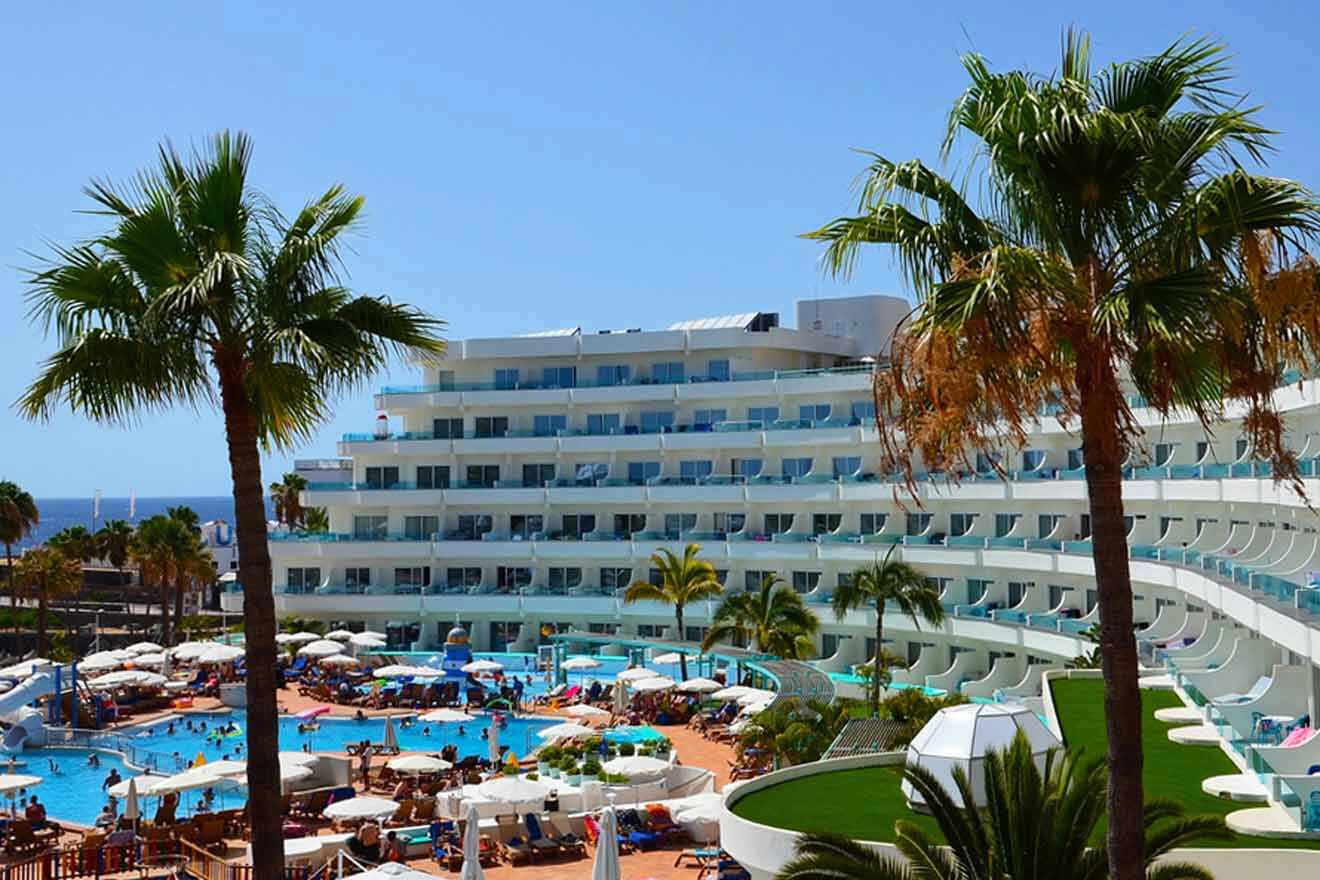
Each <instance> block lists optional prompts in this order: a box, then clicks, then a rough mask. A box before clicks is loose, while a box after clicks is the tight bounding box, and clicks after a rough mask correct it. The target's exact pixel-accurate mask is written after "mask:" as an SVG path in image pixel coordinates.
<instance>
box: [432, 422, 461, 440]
mask: <svg viewBox="0 0 1320 880" xmlns="http://www.w3.org/2000/svg"><path fill="white" fill-rule="evenodd" d="M431 433H432V434H433V435H434V436H435V438H436V439H437V440H462V439H463V420H462V419H432V420H431Z"/></svg>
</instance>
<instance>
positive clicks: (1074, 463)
mask: <svg viewBox="0 0 1320 880" xmlns="http://www.w3.org/2000/svg"><path fill="white" fill-rule="evenodd" d="M1085 464H1086V458H1085V457H1084V456H1083V455H1082V450H1080V449H1069V450H1068V470H1070V471H1075V470H1077V469H1078V468H1080V467H1084V466H1085Z"/></svg>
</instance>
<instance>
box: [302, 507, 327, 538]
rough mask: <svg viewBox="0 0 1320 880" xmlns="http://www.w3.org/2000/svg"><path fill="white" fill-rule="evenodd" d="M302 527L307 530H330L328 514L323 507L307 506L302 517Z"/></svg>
mask: <svg viewBox="0 0 1320 880" xmlns="http://www.w3.org/2000/svg"><path fill="white" fill-rule="evenodd" d="M303 527H304V528H306V529H307V531H309V532H328V531H330V515H329V514H328V513H326V510H325V508H324V507H309V508H307V510H306V515H305V516H304V518H303Z"/></svg>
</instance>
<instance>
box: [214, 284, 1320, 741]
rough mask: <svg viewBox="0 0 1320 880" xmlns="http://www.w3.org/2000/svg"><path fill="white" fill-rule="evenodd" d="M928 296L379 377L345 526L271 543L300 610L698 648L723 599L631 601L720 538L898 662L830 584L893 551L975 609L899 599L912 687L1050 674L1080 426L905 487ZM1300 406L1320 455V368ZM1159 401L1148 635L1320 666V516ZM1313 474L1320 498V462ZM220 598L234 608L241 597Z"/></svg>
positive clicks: (337, 495) (1220, 676)
mask: <svg viewBox="0 0 1320 880" xmlns="http://www.w3.org/2000/svg"><path fill="white" fill-rule="evenodd" d="M907 308H908V306H907V304H906V303H905V302H904V301H902V300H897V299H893V298H889V297H880V296H872V297H854V298H846V299H824V300H810V301H804V302H799V303H798V304H797V328H796V329H790V328H787V327H782V326H779V322H778V316H777V315H774V314H766V313H748V314H744V315H737V316H730V317H727V318H719V319H712V320H708V321H690V322H682V323H679V324H674V325H672V326H670V327H669V328H668V329H665V330H659V331H641V330H624V331H611V332H595V331H588V330H578V329H572V330H565V331H557V332H550V333H543V334H534V335H530V336H523V337H513V338H504V339H471V340H466V341H463V342H454V343H452V344H451V346H450V350H449V354H448V356H447V359H446V361H445V362H444V363H443V364H442V365H441V366H440V367H439V368H438V369H437V368H435V367H429V368H427V369H426V370H425V375H424V377H423V379H422V382H423V384H422V385H420V386H417V387H394V388H389V387H387V388H384V389H382V390H381V392H380V394H378V395H377V396H376V407H377V409H378V410H380V411H381V412H382V413H383V414H386V415H382V416H381V417H380V420H379V422H378V424H377V430H376V431H374V432H368V433H364V434H360V435H357V434H355V435H349V436H346V437H344V439H343V440H342V442H341V443H340V447H339V453H340V455H341V456H345V457H348V458H351V461H352V467H351V480H346V479H342V480H341V481H340V482H318V483H313V484H312V485H311V486H310V487H309V489H308V491H307V493H306V498H305V503H306V504H308V505H313V506H323V507H325V508H327V510H328V511H329V516H330V529H331V531H330V534H328V535H319V536H317V535H313V536H296V535H276V536H273V540H272V542H271V554H272V559H273V563H274V583H275V590H276V593H277V596H276V601H277V606H278V610H279V613H280V614H282V615H283V614H294V615H298V616H302V617H313V618H320V619H324V620H327V621H337V622H342V623H344V624H347V625H350V626H352V625H359V624H365V625H368V626H370V627H371V628H374V629H384V628H386V627H388V628H389V630H390V633H391V638H392V640H393V643H394V644H396V645H399V646H401V647H411V648H415V649H417V650H431V649H433V648H435V647H437V646H438V645H439V644H440V643H441V642H443V640H444V636H445V633H446V632H447V631H448V629H449V628H450V627H451V626H452V625H453V624H454V622H455V621H459V622H462V623H463V624H464V625H465V626H466V627H467V629H468V630H469V632H470V633H471V634H472V640H473V645H474V647H475V648H476V649H478V650H496V651H499V650H506V649H508V650H534V648H535V646H536V645H537V644H538V643H540V642H541V641H542V640H543V639H544V634H545V633H547V632H549V631H551V630H557V631H563V630H569V629H572V630H581V631H592V632H597V633H602V634H604V633H616V634H618V635H619V636H620V637H623V638H627V639H643V640H644V639H657V640H661V639H671V640H674V639H687V640H694V639H698V638H700V637H701V635H702V632H703V628H704V627H705V626H706V625H707V623H708V622H709V617H710V614H711V613H712V611H713V604H703V605H701V606H699V607H694V608H689V609H688V612H687V630H688V631H687V632H685V633H674V632H672V630H673V617H672V614H671V611H670V609H668V608H665V607H660V606H656V605H651V604H639V605H624V604H623V603H622V602H621V600H620V594H621V593H622V588H623V587H625V586H626V585H627V584H628V583H630V582H631V581H633V580H634V579H639V578H646V577H648V576H649V574H650V565H649V561H648V560H649V557H650V556H651V554H652V553H653V552H655V551H656V549H657V548H659V547H664V546H670V547H674V548H675V549H678V548H681V546H682V545H683V544H684V543H686V542H688V541H696V542H698V543H700V544H701V546H702V552H703V555H704V556H705V557H706V558H708V559H709V560H710V561H711V562H712V563H713V564H714V565H715V567H716V568H717V569H718V570H719V571H720V572H721V575H722V576H723V578H724V583H725V586H726V588H727V589H729V590H742V589H744V588H748V587H752V586H754V585H756V584H759V582H760V580H761V578H762V577H763V575H764V574H765V573H767V572H777V573H778V574H780V575H782V576H783V578H784V579H785V580H786V581H787V582H788V583H790V584H791V585H792V586H793V587H794V588H795V589H797V590H799V591H800V592H802V593H803V594H805V597H806V599H807V601H808V602H810V603H813V605H814V607H815V608H816V609H817V611H818V613H819V614H820V617H821V620H822V629H821V634H820V636H819V637H818V645H817V647H818V655H819V658H820V660H819V661H817V662H818V665H820V666H821V667H822V668H823V669H825V670H826V671H829V672H836V673H843V672H846V671H847V670H848V668H849V666H851V665H852V664H857V663H861V662H864V661H865V660H866V659H867V658H868V657H869V656H870V654H871V653H872V651H873V650H874V645H873V644H872V643H871V642H872V640H871V639H870V638H869V637H868V633H871V632H873V631H874V621H873V616H872V615H871V614H870V613H868V612H856V613H854V614H852V615H850V616H849V617H848V618H846V619H845V620H843V621H836V620H835V619H834V617H833V615H832V614H831V612H830V609H829V605H828V601H829V597H830V594H831V592H832V590H833V589H834V587H835V586H836V585H837V583H838V582H839V579H840V578H842V577H845V576H846V575H847V573H848V572H849V571H850V570H852V569H853V568H855V567H857V566H858V565H861V564H864V563H868V562H871V561H872V560H874V559H875V558H876V556H877V555H878V554H884V553H886V552H887V551H889V549H890V548H891V547H894V546H895V545H897V547H898V550H897V552H898V553H899V554H901V556H902V558H904V559H906V560H907V561H908V562H910V563H912V564H914V565H916V566H917V567H919V568H920V569H922V570H923V571H925V572H926V573H927V574H928V575H929V577H930V578H932V579H933V580H934V581H936V582H937V583H938V584H939V586H940V588H941V590H942V592H943V601H944V604H945V606H946V608H947V609H948V610H949V612H950V614H949V616H948V619H947V620H946V621H945V623H944V624H943V625H942V626H940V627H935V628H931V627H924V628H921V629H918V628H917V627H916V626H914V624H913V623H912V622H911V621H909V620H906V619H903V618H900V617H898V616H897V615H892V614H891V615H889V616H888V617H887V619H886V621H885V628H886V629H885V631H886V637H887V639H892V640H893V643H892V644H891V645H889V646H888V647H889V649H890V650H892V651H894V652H896V653H899V654H904V655H906V656H907V657H908V658H909V659H910V660H911V662H912V666H911V668H910V669H909V670H906V671H900V672H899V673H898V674H897V675H896V678H897V679H898V680H904V679H906V680H909V681H913V682H919V683H921V684H925V685H929V686H932V687H938V688H944V689H961V690H962V691H963V692H965V693H968V694H969V695H981V696H988V695H990V694H991V693H993V692H994V691H996V690H1006V691H1009V692H1013V691H1015V690H1018V691H1023V692H1026V691H1031V690H1034V689H1035V687H1036V679H1037V678H1038V676H1039V672H1040V670H1042V669H1044V668H1047V667H1048V666H1050V665H1059V664H1061V663H1063V662H1064V661H1066V660H1067V659H1069V658H1072V657H1074V656H1076V655H1077V654H1078V653H1080V652H1081V651H1084V650H1086V649H1087V647H1088V645H1087V643H1086V641H1085V640H1084V639H1083V638H1082V637H1081V636H1080V633H1081V632H1082V631H1083V630H1085V629H1086V628H1088V627H1089V626H1090V625H1091V624H1092V623H1093V622H1094V621H1095V605H1096V596H1095V584H1094V578H1093V575H1092V561H1091V557H1090V555H1089V553H1090V546H1089V543H1088V542H1087V537H1088V534H1089V523H1088V517H1087V515H1086V501H1085V497H1086V488H1085V482H1084V480H1083V479H1082V475H1083V473H1084V470H1083V469H1084V466H1085V465H1084V462H1083V461H1082V459H1081V453H1080V449H1079V447H1080V442H1079V439H1078V437H1077V436H1076V435H1075V434H1074V433H1071V432H1070V431H1068V430H1065V429H1064V428H1062V427H1061V426H1060V425H1059V423H1058V421H1057V420H1056V419H1055V418H1053V417H1052V416H1050V415H1048V414H1042V416H1041V418H1040V420H1039V424H1038V425H1037V426H1036V428H1035V429H1034V430H1033V432H1032V433H1031V436H1030V441H1029V444H1028V447H1027V448H1026V449H1022V450H985V451H983V454H984V456H987V457H988V456H1001V458H1000V461H1001V463H1002V464H1003V466H1004V468H1005V469H1006V470H1007V471H1008V476H1007V478H1003V477H1000V476H998V475H996V474H995V473H994V472H993V470H992V468H991V466H990V465H989V463H988V459H986V460H984V461H983V463H984V464H985V467H984V473H983V474H979V475H976V474H973V475H968V476H967V477H966V478H964V479H963V480H962V481H961V482H960V483H959V484H958V485H950V484H947V483H945V482H943V481H928V482H923V483H922V484H921V486H920V489H921V494H922V498H921V501H922V504H921V505H920V506H917V505H913V504H912V503H911V502H910V501H908V500H907V499H905V498H904V497H903V496H902V495H901V494H896V491H895V490H896V483H895V481H894V480H893V479H891V478H889V477H888V476H887V475H885V474H879V473H877V472H876V471H877V467H878V466H877V446H876V443H875V442H874V440H875V428H874V425H873V415H874V407H873V403H872V398H871V371H872V369H873V368H874V366H875V363H876V362H877V360H878V361H879V362H881V363H883V360H884V354H885V353H884V350H883V346H884V343H885V340H886V339H887V338H888V336H889V333H890V331H891V330H892V329H893V327H894V326H895V324H896V323H897V321H898V320H899V319H900V318H901V317H902V316H903V315H904V314H905V313H906V311H907ZM1277 394H1278V397H1279V401H1280V405H1281V406H1282V407H1283V408H1284V409H1285V410H1286V411H1287V413H1288V418H1289V427H1290V431H1291V437H1292V441H1293V443H1294V445H1295V448H1296V449H1298V450H1299V452H1300V453H1301V456H1302V458H1303V459H1304V462H1305V467H1306V468H1307V472H1308V473H1314V472H1315V471H1314V469H1315V467H1316V464H1315V456H1317V455H1320V442H1317V440H1316V433H1317V432H1318V431H1320V391H1318V389H1317V383H1316V380H1313V379H1306V380H1296V379H1294V381H1292V382H1291V384H1288V385H1285V386H1284V387H1281V388H1280V389H1279V390H1278V392H1277ZM1135 403H1136V405H1137V407H1136V409H1135V412H1136V414H1137V417H1138V419H1139V420H1140V421H1141V423H1142V424H1143V425H1145V426H1146V427H1147V435H1146V441H1147V443H1146V447H1145V448H1144V449H1143V450H1141V451H1140V453H1138V454H1135V455H1134V456H1133V460H1132V461H1131V462H1130V463H1129V464H1130V468H1129V470H1128V472H1127V473H1126V477H1127V479H1126V481H1125V484H1124V494H1125V500H1126V505H1127V512H1128V514H1129V517H1130V528H1129V541H1130V543H1131V548H1132V549H1131V552H1132V557H1133V561H1132V576H1133V582H1134V591H1135V593H1136V599H1135V602H1136V608H1135V612H1136V620H1137V621H1138V622H1139V623H1140V624H1141V626H1142V629H1141V631H1140V633H1139V635H1140V637H1141V638H1142V640H1143V644H1144V645H1146V646H1147V648H1148V649H1150V648H1152V647H1153V646H1155V645H1171V646H1178V645H1183V644H1185V643H1187V647H1182V648H1178V649H1176V650H1174V651H1172V652H1171V655H1170V656H1171V657H1173V658H1175V659H1176V660H1177V661H1178V663H1179V668H1180V669H1181V670H1184V671H1186V673H1187V675H1188V676H1195V675H1196V674H1197V673H1196V670H1214V673H1213V675H1214V676H1215V682H1217V683H1216V684H1215V685H1214V686H1213V687H1214V688H1217V689H1222V690H1225V691H1228V690H1242V691H1245V690H1247V689H1248V688H1249V687H1250V686H1251V684H1252V683H1253V682H1255V680H1256V679H1257V678H1258V677H1260V676H1264V675H1269V674H1270V672H1271V669H1272V667H1273V666H1274V665H1275V664H1291V665H1292V666H1294V667H1301V668H1304V669H1305V670H1306V676H1307V677H1308V678H1311V679H1313V676H1312V675H1311V672H1312V671H1313V670H1314V668H1315V667H1314V665H1313V664H1314V663H1316V662H1318V661H1320V629H1318V628H1317V626H1318V625H1320V590H1316V589H1312V588H1311V587H1310V583H1311V582H1312V580H1313V575H1312V571H1313V569H1320V561H1317V557H1318V556H1320V535H1317V531H1316V526H1317V518H1316V516H1315V514H1314V513H1313V512H1312V511H1311V510H1310V509H1308V507H1307V506H1306V504H1305V503H1304V501H1303V500H1302V499H1300V498H1298V497H1297V496H1295V495H1294V494H1293V493H1292V492H1291V491H1289V490H1288V489H1287V488H1286V487H1283V486H1278V485H1275V483H1274V482H1273V481H1272V479H1271V478H1270V476H1269V473H1268V468H1267V467H1265V466H1264V465H1262V464H1261V463H1259V462H1257V461H1255V459H1254V458H1253V456H1252V450H1251V449H1250V448H1248V447H1247V445H1246V444H1245V442H1244V441H1243V440H1242V439H1241V438H1240V434H1239V432H1238V430H1237V427H1236V422H1235V421H1234V414H1233V413H1232V412H1229V413H1228V414H1227V415H1226V418H1225V421H1224V422H1223V423H1222V424H1221V425H1219V426H1218V427H1217V428H1216V430H1215V432H1214V434H1213V436H1207V434H1206V433H1205V432H1204V431H1203V430H1202V428H1201V427H1200V425H1198V424H1197V423H1196V421H1195V420H1194V419H1191V418H1190V417H1189V418H1182V419H1173V420H1171V421H1169V422H1165V423H1161V422H1160V421H1159V420H1158V418H1157V416H1156V415H1155V414H1154V413H1153V412H1150V411H1149V410H1145V409H1143V408H1141V407H1140V401H1135ZM1308 487H1309V488H1310V490H1311V494H1310V497H1311V499H1312V500H1313V501H1314V500H1316V499H1320V480H1308ZM225 602H226V608H227V609H228V610H231V611H237V610H239V608H240V607H241V595H240V594H237V593H234V594H228V595H226V596H225ZM1207 681H1208V680H1207ZM1191 683H1193V684H1196V683H1197V680H1196V679H1194V678H1193V679H1192V680H1191ZM1203 683H1205V684H1206V688H1207V689H1210V687H1211V686H1210V685H1209V684H1208V683H1206V682H1203ZM1308 690H1309V691H1312V692H1313V691H1314V690H1315V688H1314V686H1312V687H1310V688H1309V689H1308ZM1294 693H1295V694H1296V692H1294ZM1297 699H1300V700H1301V701H1302V702H1303V703H1304V704H1305V705H1302V706H1301V707H1300V708H1301V709H1302V710H1306V709H1308V708H1310V709H1314V698H1313V697H1312V696H1310V695H1309V694H1305V695H1302V696H1296V695H1295V696H1294V701H1296V700H1297ZM1312 717H1314V712H1313V713H1312Z"/></svg>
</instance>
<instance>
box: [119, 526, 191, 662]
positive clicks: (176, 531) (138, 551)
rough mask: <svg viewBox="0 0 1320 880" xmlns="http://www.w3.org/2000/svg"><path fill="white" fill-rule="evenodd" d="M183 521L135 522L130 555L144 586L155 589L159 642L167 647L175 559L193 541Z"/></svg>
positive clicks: (175, 565)
mask: <svg viewBox="0 0 1320 880" xmlns="http://www.w3.org/2000/svg"><path fill="white" fill-rule="evenodd" d="M192 537H193V536H192V533H191V532H189V531H188V527H187V526H186V525H184V524H183V523H182V522H180V521H178V520H176V519H171V518H170V517H169V516H166V515H163V514H157V515H155V516H152V517H148V518H147V519H144V520H143V521H142V522H140V523H138V528H137V533H136V534H135V535H134V537H133V543H132V545H131V546H130V551H129V552H130V553H131V555H132V557H133V559H134V560H136V561H137V564H138V568H139V569H140V570H141V572H142V583H143V585H144V586H153V585H154V586H155V587H156V589H157V591H158V595H159V597H160V641H161V644H163V645H166V646H168V645H169V643H170V642H169V635H170V591H171V585H172V584H173V583H174V581H175V578H177V577H178V566H177V560H178V558H179V557H180V556H181V555H182V554H183V548H185V547H186V546H187V545H188V544H189V543H190V542H191V540H192Z"/></svg>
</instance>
